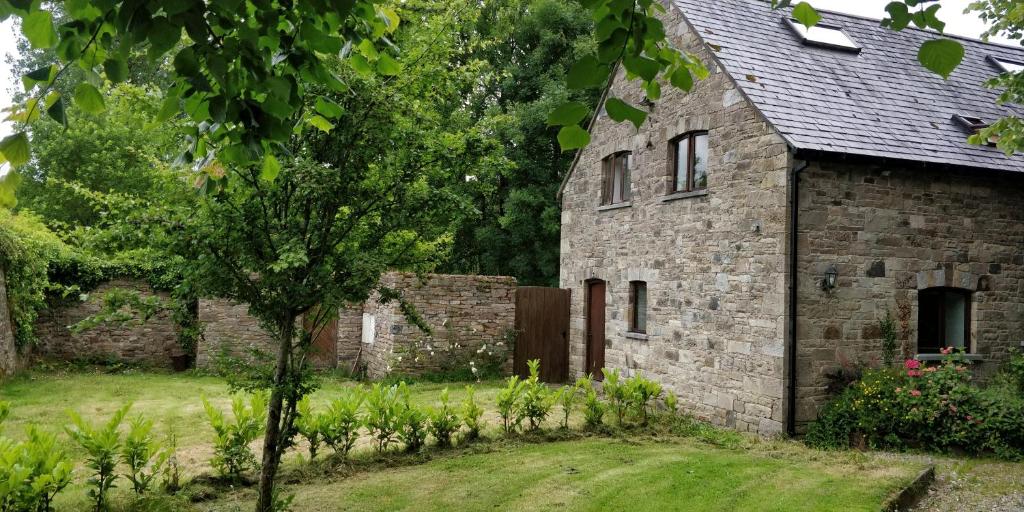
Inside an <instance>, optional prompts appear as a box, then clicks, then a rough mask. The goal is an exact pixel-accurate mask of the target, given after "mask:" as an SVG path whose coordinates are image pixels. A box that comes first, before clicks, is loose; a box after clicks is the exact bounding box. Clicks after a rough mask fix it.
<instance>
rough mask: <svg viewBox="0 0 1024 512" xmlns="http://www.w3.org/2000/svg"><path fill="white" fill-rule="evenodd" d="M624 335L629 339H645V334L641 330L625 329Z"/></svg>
mask: <svg viewBox="0 0 1024 512" xmlns="http://www.w3.org/2000/svg"><path fill="white" fill-rule="evenodd" d="M626 337H627V338H629V339H631V340H640V341H647V340H648V338H647V334H645V333H642V332H633V331H626Z"/></svg>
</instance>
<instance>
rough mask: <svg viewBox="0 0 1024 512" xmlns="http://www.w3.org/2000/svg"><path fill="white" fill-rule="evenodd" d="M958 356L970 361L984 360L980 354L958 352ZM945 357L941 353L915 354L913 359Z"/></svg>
mask: <svg viewBox="0 0 1024 512" xmlns="http://www.w3.org/2000/svg"><path fill="white" fill-rule="evenodd" d="M960 357H963V358H964V359H966V360H968V361H970V362H972V363H980V362H982V361H984V360H985V357H984V356H982V355H981V354H960ZM945 358H946V356H945V355H943V354H917V355H916V356H914V359H917V360H918V361H942V360H944V359H945Z"/></svg>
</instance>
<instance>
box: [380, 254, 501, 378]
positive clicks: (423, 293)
mask: <svg viewBox="0 0 1024 512" xmlns="http://www.w3.org/2000/svg"><path fill="white" fill-rule="evenodd" d="M382 284H383V285H384V286H386V287H388V288H391V289H394V290H398V291H400V292H401V293H402V296H403V298H404V300H405V301H407V302H408V303H410V304H411V305H412V306H413V307H414V308H415V309H416V312H417V314H419V316H420V317H421V318H422V319H423V321H424V322H425V323H426V324H427V325H428V326H429V327H430V330H431V332H430V334H427V333H425V332H423V331H422V330H420V328H419V327H417V326H415V325H413V324H411V323H410V322H409V321H408V320H407V319H406V317H405V315H404V314H403V313H402V311H401V309H400V307H399V304H398V303H397V302H392V303H389V304H380V303H379V302H378V301H377V300H374V299H371V300H370V301H367V304H366V307H365V309H364V311H363V313H364V315H365V318H366V320H365V321H364V322H361V325H363V326H366V325H369V324H372V325H373V326H374V329H373V336H368V335H366V334H365V333H364V335H363V336H361V338H362V340H363V341H364V347H363V361H364V362H365V364H366V370H367V374H368V375H369V376H370V377H371V378H380V377H383V376H385V375H388V374H391V373H397V374H402V375H421V374H424V373H433V372H444V371H450V370H458V369H461V368H463V367H469V366H470V363H472V364H473V365H474V366H478V367H481V366H483V365H485V364H488V363H493V364H496V365H499V366H500V368H501V369H502V370H503V371H504V372H508V371H510V370H511V364H512V360H511V358H512V348H513V347H512V346H511V343H509V341H508V340H509V333H511V332H513V331H514V329H515V300H516V299H515V292H516V281H515V279H513V278H510V277H488V276H453V275H430V276H428V277H427V280H426V281H420V279H419V278H418V277H417V276H416V275H414V274H405V273H390V274H387V275H385V276H384V277H383V278H382ZM370 318H372V320H370Z"/></svg>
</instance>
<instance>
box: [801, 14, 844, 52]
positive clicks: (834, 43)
mask: <svg viewBox="0 0 1024 512" xmlns="http://www.w3.org/2000/svg"><path fill="white" fill-rule="evenodd" d="M787 21H788V22H789V27H790V28H792V29H793V31H794V32H796V35H797V36H799V37H800V40H801V41H802V42H803V43H804V44H809V45H813V46H821V47H823V48H832V49H834V50H846V51H852V52H860V46H857V43H855V42H853V39H851V38H850V36H848V35H846V32H843V29H842V27H837V26H834V25H826V24H824V23H819V24H817V25H815V26H813V27H811V28H807V27H805V26H804V25H803V24H802V23H800V22H799V21H796V20H793V19H790V20H787Z"/></svg>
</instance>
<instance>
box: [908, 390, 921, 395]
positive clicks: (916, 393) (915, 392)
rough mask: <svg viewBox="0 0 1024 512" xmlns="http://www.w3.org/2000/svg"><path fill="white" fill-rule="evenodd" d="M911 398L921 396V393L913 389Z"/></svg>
mask: <svg viewBox="0 0 1024 512" xmlns="http://www.w3.org/2000/svg"><path fill="white" fill-rule="evenodd" d="M910 396H921V392H920V391H918V390H916V389H911V390H910Z"/></svg>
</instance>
